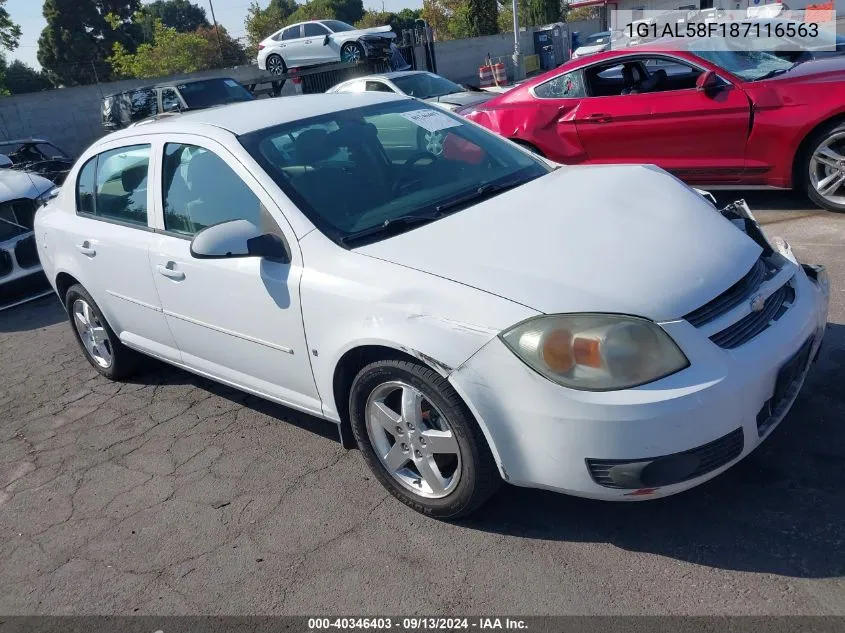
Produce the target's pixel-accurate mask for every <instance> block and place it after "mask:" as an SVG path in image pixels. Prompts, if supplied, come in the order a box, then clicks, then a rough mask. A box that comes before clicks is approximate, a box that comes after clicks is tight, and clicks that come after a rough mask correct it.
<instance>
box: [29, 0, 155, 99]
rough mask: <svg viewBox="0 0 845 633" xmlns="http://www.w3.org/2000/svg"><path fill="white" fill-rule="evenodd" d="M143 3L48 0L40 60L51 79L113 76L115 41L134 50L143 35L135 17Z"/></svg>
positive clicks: (85, 79) (136, 0) (133, 0)
mask: <svg viewBox="0 0 845 633" xmlns="http://www.w3.org/2000/svg"><path fill="white" fill-rule="evenodd" d="M139 7H140V1H139V0H45V2H44V17H45V18H46V20H47V26H46V27H45V28H44V30H43V31H42V32H41V37H40V39H39V40H38V61H39V63H40V64H41V66H42V67H43V68H44V70H45V71H46V72H47V74H48V76H49V77H50V81H51V82H52V83H53V84H54V85H65V86H73V85H79V84H88V83H93V82H94V81H96V80H99V81H105V80H108V79H110V78H111V67H110V66H109V64H108V63H107V62H106V58H107V57H108V56H109V54H110V53H111V51H112V50H113V48H114V45H115V44H120V45H121V46H122V47H123V49H124V50H126V51H129V52H131V51H134V50H135V47H136V46H137V44H138V42H139V41H141V39H142V33H141V29H140V26H139V25H138V24H137V23H135V22H134V21H133V20H132V16H133V15H134V13H135V11H136V10H137V9H138V8H139Z"/></svg>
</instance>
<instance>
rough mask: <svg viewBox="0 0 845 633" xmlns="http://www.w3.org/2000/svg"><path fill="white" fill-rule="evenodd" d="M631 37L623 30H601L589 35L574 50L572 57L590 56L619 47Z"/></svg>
mask: <svg viewBox="0 0 845 633" xmlns="http://www.w3.org/2000/svg"><path fill="white" fill-rule="evenodd" d="M628 39H629V38H628V37H627V36H626V35H625V33H624V32H622V31H601V32H599V33H593V34H592V35H590V36H588V37H587V38H586V39H585V40H584V43H583V44H582V45H581V46H579V47H578V48H576V49H575V50H574V51H573V52H572V57H571V58H570V59H578V58H579V57H589V56H590V55H595V54H596V53H603V52H604V51H609V50H610V49H611V48H619V47H620V46H621V45H622V44H623V42H627V40H628Z"/></svg>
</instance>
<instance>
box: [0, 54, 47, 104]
mask: <svg viewBox="0 0 845 633" xmlns="http://www.w3.org/2000/svg"><path fill="white" fill-rule="evenodd" d="M5 74H6V81H5V85H6V88H8V90H9V92H10V93H11V94H13V95H16V94H22V93H25V92H41V91H42V90H50V89H51V88H52V87H53V84H51V83H50V80H49V78H48V77H47V75H46V73H44V72H42V71H39V70H35V69H34V68H33V67H32V66H29V65H28V64H25V63H23V62H22V61H19V60H17V59H16V60H15V61H13V62H12V63H11V64H9V67H8V68H6V69H5Z"/></svg>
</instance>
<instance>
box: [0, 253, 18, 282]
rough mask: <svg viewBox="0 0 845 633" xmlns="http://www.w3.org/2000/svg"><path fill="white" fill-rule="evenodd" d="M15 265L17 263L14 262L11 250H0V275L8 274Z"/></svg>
mask: <svg viewBox="0 0 845 633" xmlns="http://www.w3.org/2000/svg"><path fill="white" fill-rule="evenodd" d="M14 267H15V264H14V263H13V262H12V256H11V255H9V252H8V251H3V250H0V277H5V276H6V275H8V274H9V273H10V272H12V269H13V268H14Z"/></svg>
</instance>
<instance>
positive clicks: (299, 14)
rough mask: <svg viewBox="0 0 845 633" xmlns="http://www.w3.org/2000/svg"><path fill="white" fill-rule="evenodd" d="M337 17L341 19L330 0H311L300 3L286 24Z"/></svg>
mask: <svg viewBox="0 0 845 633" xmlns="http://www.w3.org/2000/svg"><path fill="white" fill-rule="evenodd" d="M362 13H363V9H362ZM335 19H337V20H339V19H340V18H339V17H337V15H335V13H334V11H332V8H331V7H330V6H329V3H328V0H312V1H311V2H306V3H305V4H301V5H299V8H298V9H297V10H296V11H294V12H293V13H291V14H290V15H289V16H288V18H287V19H286V20H285V24H296V23H297V22H305V21H307V20H335ZM359 19H360V18H359Z"/></svg>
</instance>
